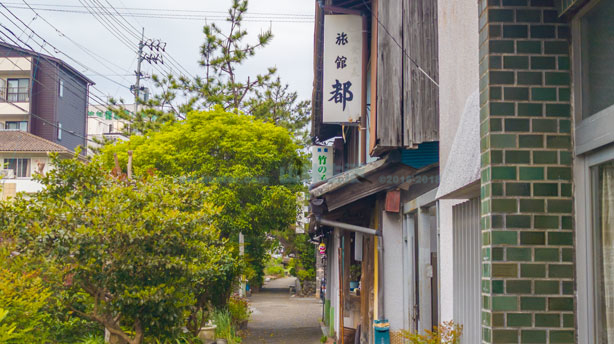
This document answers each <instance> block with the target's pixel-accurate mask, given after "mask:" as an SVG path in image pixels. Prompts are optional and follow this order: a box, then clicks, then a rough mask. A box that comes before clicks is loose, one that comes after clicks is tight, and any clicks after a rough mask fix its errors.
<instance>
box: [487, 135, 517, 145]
mask: <svg viewBox="0 0 614 344" xmlns="http://www.w3.org/2000/svg"><path fill="white" fill-rule="evenodd" d="M490 147H492V148H515V147H516V135H512V134H492V135H490Z"/></svg>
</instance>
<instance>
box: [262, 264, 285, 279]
mask: <svg viewBox="0 0 614 344" xmlns="http://www.w3.org/2000/svg"><path fill="white" fill-rule="evenodd" d="M264 273H265V274H267V275H269V276H275V277H282V276H284V275H285V271H284V268H283V267H281V266H268V267H267V268H266V269H265V270H264Z"/></svg>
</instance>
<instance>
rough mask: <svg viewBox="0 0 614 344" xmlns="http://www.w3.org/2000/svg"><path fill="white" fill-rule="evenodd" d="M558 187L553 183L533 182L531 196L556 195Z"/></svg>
mask: <svg viewBox="0 0 614 344" xmlns="http://www.w3.org/2000/svg"><path fill="white" fill-rule="evenodd" d="M558 195H559V188H558V184H555V183H534V184H533V196H558Z"/></svg>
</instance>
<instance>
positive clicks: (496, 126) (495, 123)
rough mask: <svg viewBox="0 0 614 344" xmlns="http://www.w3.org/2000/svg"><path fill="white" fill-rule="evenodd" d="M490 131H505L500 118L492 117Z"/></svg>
mask: <svg viewBox="0 0 614 344" xmlns="http://www.w3.org/2000/svg"><path fill="white" fill-rule="evenodd" d="M489 122H490V131H493V132H494V131H503V124H502V121H501V119H500V118H491V119H490V121H489Z"/></svg>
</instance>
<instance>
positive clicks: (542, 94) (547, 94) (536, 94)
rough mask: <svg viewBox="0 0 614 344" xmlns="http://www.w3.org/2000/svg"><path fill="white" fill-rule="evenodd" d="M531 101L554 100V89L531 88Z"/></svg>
mask: <svg viewBox="0 0 614 344" xmlns="http://www.w3.org/2000/svg"><path fill="white" fill-rule="evenodd" d="M531 100H533V101H536V100H546V101H555V100H556V88H554V87H533V88H531ZM546 106H547V105H546Z"/></svg>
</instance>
